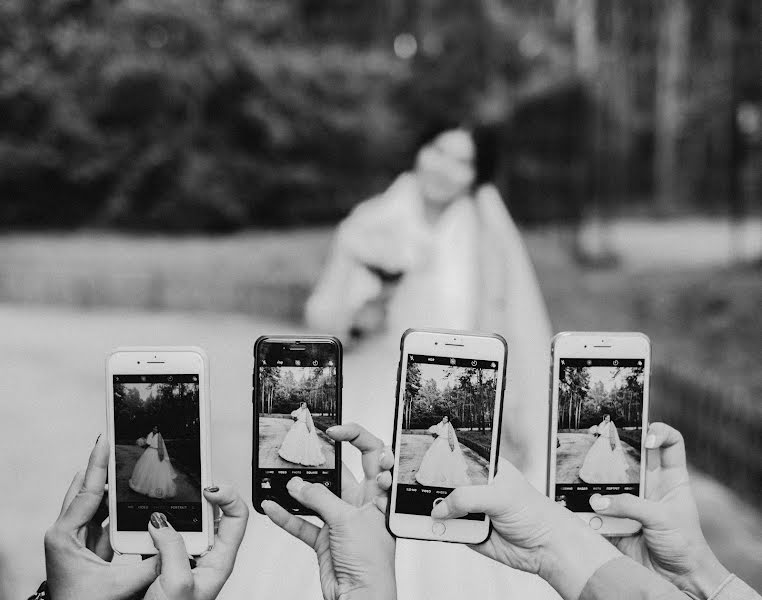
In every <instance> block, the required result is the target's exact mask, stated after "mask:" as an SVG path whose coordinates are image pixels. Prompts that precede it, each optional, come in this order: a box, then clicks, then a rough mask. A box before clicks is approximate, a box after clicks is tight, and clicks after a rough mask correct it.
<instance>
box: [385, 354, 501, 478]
mask: <svg viewBox="0 0 762 600" xmlns="http://www.w3.org/2000/svg"><path fill="white" fill-rule="evenodd" d="M496 377H497V371H496V370H493V369H481V368H475V367H463V366H455V365H441V364H427V363H425V362H422V363H418V362H413V361H411V362H410V363H409V364H408V367H407V375H406V381H405V392H404V393H405V401H404V407H403V411H404V413H403V415H402V418H403V422H402V425H403V427H402V430H401V436H402V438H401V444H400V461H399V474H398V484H399V485H403V484H417V485H421V486H427V487H440V488H455V487H459V486H464V485H482V484H486V483H487V481H488V478H489V461H490V450H491V447H492V446H491V445H492V416H493V411H494V404H495V385H496V383H497V381H496Z"/></svg>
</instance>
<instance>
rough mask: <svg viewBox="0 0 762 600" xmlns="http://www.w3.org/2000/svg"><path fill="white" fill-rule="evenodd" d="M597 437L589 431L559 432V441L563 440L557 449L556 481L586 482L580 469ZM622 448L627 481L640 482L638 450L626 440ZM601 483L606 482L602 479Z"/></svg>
mask: <svg viewBox="0 0 762 600" xmlns="http://www.w3.org/2000/svg"><path fill="white" fill-rule="evenodd" d="M595 439H596V438H594V437H593V436H592V435H590V434H589V433H559V434H558V441H559V442H561V446H560V447H559V448H558V449H557V450H556V457H557V461H556V462H557V464H558V465H559V469H558V470H557V471H556V481H558V482H563V483H584V481H582V480H581V479H580V478H579V470H580V467H582V463H583V462H584V461H585V455H586V454H587V451H588V450H590V447H591V446H592V445H593V444H594V443H595ZM622 449H623V450H624V455H625V460H626V461H627V481H629V482H632V483H638V481H639V480H640V466H639V461H638V451H637V450H635V448H633V447H632V446H630V445H629V444H628V443H627V442H625V441H622ZM588 483H590V482H588ZM600 483H606V482H605V481H602V482H600Z"/></svg>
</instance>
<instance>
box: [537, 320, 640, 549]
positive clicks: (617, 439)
mask: <svg viewBox="0 0 762 600" xmlns="http://www.w3.org/2000/svg"><path fill="white" fill-rule="evenodd" d="M551 354H552V372H551V409H550V420H551V423H550V436H549V440H550V444H549V445H550V448H549V458H550V460H549V465H548V466H549V468H548V495H549V496H550V497H551V498H555V500H556V502H558V503H559V504H562V505H563V506H565V507H566V508H568V509H569V510H570V511H572V512H574V513H576V514H577V515H578V516H579V518H580V519H582V520H583V521H585V522H586V523H587V524H588V525H590V527H591V528H593V529H595V530H596V531H598V532H599V533H601V534H603V535H608V536H622V535H632V534H634V533H637V532H638V531H639V530H640V523H638V522H637V521H633V520H632V519H622V518H615V517H606V516H602V515H598V514H596V513H595V512H594V511H593V510H592V508H591V507H590V496H592V495H593V494H603V495H606V494H633V495H635V496H640V497H643V495H644V493H645V489H644V488H645V486H644V480H645V472H646V464H645V455H644V452H645V446H644V443H645V434H646V431H647V429H648V385H649V377H650V371H651V343H650V341H649V339H648V337H647V336H645V335H644V334H642V333H609V332H606V333H595V332H563V333H559V334H558V335H556V336H555V337H554V338H553V343H552V347H551Z"/></svg>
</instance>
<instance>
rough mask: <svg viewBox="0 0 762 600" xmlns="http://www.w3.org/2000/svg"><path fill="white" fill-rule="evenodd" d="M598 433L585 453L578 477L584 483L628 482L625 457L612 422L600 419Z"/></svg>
mask: <svg viewBox="0 0 762 600" xmlns="http://www.w3.org/2000/svg"><path fill="white" fill-rule="evenodd" d="M598 433H599V434H600V435H599V436H598V439H597V440H595V442H594V443H593V445H592V446H590V450H588V451H587V454H586V455H585V460H584V462H583V463H582V467H581V468H580V470H579V478H580V479H581V480H582V481H584V482H585V483H629V482H628V477H627V459H626V458H625V456H624V450H623V449H622V442H621V441H620V440H619V434H618V433H617V430H616V426H615V425H614V422H613V421H605V420H604V421H601V424H600V425H598ZM612 442H613V445H614V448H613V449H612V448H611V445H612Z"/></svg>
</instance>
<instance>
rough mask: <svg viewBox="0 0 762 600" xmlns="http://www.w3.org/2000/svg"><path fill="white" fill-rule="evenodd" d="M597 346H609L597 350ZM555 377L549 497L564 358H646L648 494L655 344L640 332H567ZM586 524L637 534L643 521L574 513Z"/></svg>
mask: <svg viewBox="0 0 762 600" xmlns="http://www.w3.org/2000/svg"><path fill="white" fill-rule="evenodd" d="M595 346H609V347H607V348H596V347H595ZM551 357H552V363H551V378H550V427H549V436H548V477H547V481H548V488H547V490H546V492H547V495H548V497H549V498H552V499H554V498H555V486H556V444H555V439H556V436H557V434H558V417H557V413H558V377H559V374H560V366H561V363H560V360H561V358H612V359H643V367H644V368H643V420H642V433H641V439H640V456H641V460H640V490H639V497H640V498H644V497H645V494H646V481H645V475H646V448H645V438H646V432H647V430H648V415H649V408H650V398H649V396H650V394H649V387H650V376H651V341H650V340H649V338H648V336H646V335H645V334H643V333H640V332H580V331H564V332H561V333H559V334H557V335H556V336H555V337H554V338H553V341H552V344H551ZM573 514H575V515H577V516H578V517H579V518H580V519H581V520H582V521H584V522H585V523H587V524H588V525H590V523H591V520H592V519H593V518H595V517H598V518H600V519H601V522H602V524H601V527H600V528H599V529H597V530H596V531H597V532H598V533H600V534H601V535H605V536H623V535H633V534H635V533H637V532H638V531H640V529H641V525H640V523H639V522H637V521H634V520H632V519H623V518H618V517H608V516H604V515H600V514H598V513H596V512H595V511H593V510H592V509H591V510H590V511H589V512H574V513H573Z"/></svg>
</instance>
